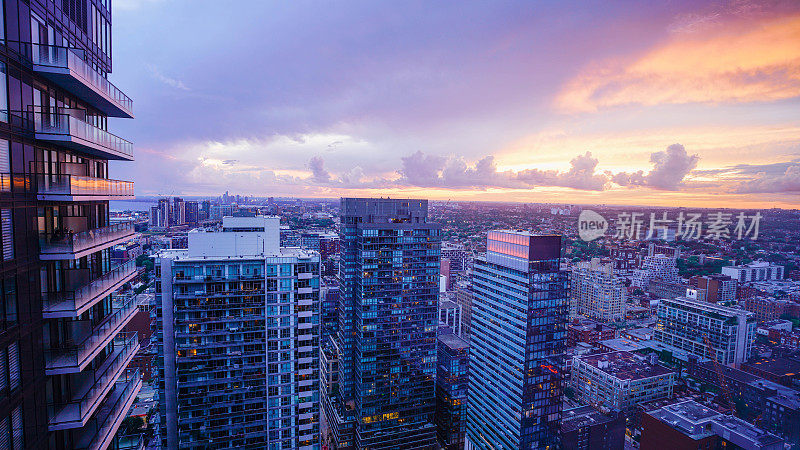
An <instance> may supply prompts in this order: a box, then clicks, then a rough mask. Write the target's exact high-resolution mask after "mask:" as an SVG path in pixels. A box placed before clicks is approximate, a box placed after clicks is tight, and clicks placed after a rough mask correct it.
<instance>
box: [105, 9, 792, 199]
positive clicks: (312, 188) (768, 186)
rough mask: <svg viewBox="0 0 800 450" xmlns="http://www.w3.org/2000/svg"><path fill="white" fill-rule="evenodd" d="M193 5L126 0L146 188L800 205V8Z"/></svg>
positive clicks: (122, 56) (126, 66)
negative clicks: (233, 7)
mask: <svg viewBox="0 0 800 450" xmlns="http://www.w3.org/2000/svg"><path fill="white" fill-rule="evenodd" d="M185 6H186V4H185V2H181V1H148V2H130V1H128V2H126V1H119V2H115V6H114V8H115V23H114V30H115V32H116V34H115V39H114V45H115V48H114V52H115V56H118V58H117V60H116V61H115V63H116V65H115V67H114V69H115V70H114V79H115V82H117V83H118V84H119V85H120V86H123V87H124V88H125V89H126V92H130V93H131V96H132V97H135V98H136V99H137V117H138V120H136V121H133V122H131V123H127V124H122V123H121V124H119V126H118V128H119V129H120V132H121V133H124V135H125V136H130V137H131V138H132V139H133V140H134V141H135V142H136V145H137V157H138V161H137V162H138V163H137V164H136V165H135V167H133V168H122V167H120V169H117V167H116V165H113V166H112V170H113V171H114V173H120V172H121V174H120V176H123V175H124V176H125V177H127V178H132V179H133V180H134V181H135V182H136V183H137V194H139V195H157V194H160V193H169V192H171V191H172V189H173V188H174V186H184V187H185V189H183V191H184V192H182V194H186V195H208V194H212V193H217V192H222V191H224V190H226V189H230V190H231V191H237V192H249V193H252V194H255V195H263V196H268V195H271V196H297V197H308V198H316V197H340V196H380V195H384V196H386V195H391V196H393V197H399V196H401V195H402V196H407V197H423V198H430V199H441V200H447V199H451V198H452V199H454V200H490V201H498V200H503V201H509V200H510V201H520V202H526V201H527V202H530V201H541V202H556V203H558V202H564V203H582V204H589V203H605V204H637V205H663V206H678V205H684V206H696V207H700V206H707V207H725V206H730V205H737V206H739V207H750V208H764V207H772V206H778V207H797V206H798V205H799V204H800V201H798V196H797V192H798V190H800V185H799V184H798V183H799V182H800V123H798V121H797V118H796V114H794V111H796V110H797V107H798V95H800V82H799V81H798V80H800V78H798V74H797V67H798V61H800V44H798V42H800V38H799V37H800V36H798V33H800V32H799V31H798V30H800V26H799V25H798V24H800V8H798V6H797V4H793V3H792V2H772V3H755V2H720V3H708V4H703V5H700V6H698V5H696V4H695V3H694V2H674V3H670V4H669V5H666V6H665V5H643V4H624V3H615V4H612V5H603V7H602V10H601V9H600V6H597V7H594V6H592V5H588V6H586V5H580V6H576V5H539V6H537V7H535V8H534V7H531V6H530V5H525V4H521V3H517V4H508V5H504V6H502V7H500V6H497V5H481V4H465V5H463V6H462V7H461V8H459V9H458V10H455V9H452V8H447V7H446V6H443V5H430V4H422V3H413V4H410V5H408V7H407V8H404V9H403V10H402V11H397V10H394V9H389V8H391V7H389V6H387V5H370V4H358V3H347V4H342V5H340V6H338V7H337V8H336V10H330V11H324V10H323V12H325V14H321V15H318V14H317V13H318V12H319V10H318V9H317V8H308V6H309V5H307V4H303V3H302V2H301V3H296V4H291V5H275V4H271V3H267V4H261V3H258V4H256V3H246V2H243V3H241V4H239V5H237V8H238V9H237V11H248V14H233V13H231V11H227V10H223V9H227V8H228V7H227V6H225V5H221V4H219V5H217V4H209V3H204V4H199V5H195V4H193V6H192V8H186V7H185ZM219 8H223V9H219ZM310 11H313V16H312V15H309V12H310ZM423 13H424V14H423ZM176 17H180V19H179V20H174V18H176ZM209 17H214V21H213V22H209V20H208V18H209ZM421 17H422V18H421ZM555 17H558V18H561V19H560V20H553V18H555ZM197 23H204V24H206V25H207V26H205V27H204V28H203V33H197V32H189V31H188V30H187V28H188V27H195V26H196V24H197ZM302 23H306V24H308V26H307V27H301V26H297V24H302ZM234 29H235V30H237V32H236V33H232V32H230V30H234ZM212 56H213V57H212ZM134 64H135V65H136V66H134ZM142 67H143V68H142ZM238 67H247V68H248V69H247V70H244V71H239V70H236V68H238ZM640 171H641V172H640ZM401 193H402V194H401Z"/></svg>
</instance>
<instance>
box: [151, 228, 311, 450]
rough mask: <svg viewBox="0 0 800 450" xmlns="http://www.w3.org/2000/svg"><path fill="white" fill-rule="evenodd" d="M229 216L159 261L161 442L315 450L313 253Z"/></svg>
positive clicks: (169, 445)
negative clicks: (284, 245) (284, 244)
mask: <svg viewBox="0 0 800 450" xmlns="http://www.w3.org/2000/svg"><path fill="white" fill-rule="evenodd" d="M278 223H279V219H278V218H277V217H264V216H257V217H225V218H224V219H223V222H222V229H214V230H210V229H196V230H193V231H191V232H189V245H188V249H184V250H166V251H163V252H162V253H160V254H159V256H158V258H157V264H156V278H157V283H156V300H157V303H158V304H159V305H160V306H159V307H158V310H157V311H158V313H157V317H158V322H159V323H158V327H157V329H158V332H157V335H156V336H157V342H158V346H159V358H158V370H159V375H160V385H159V409H160V412H161V418H162V426H161V427H162V428H161V430H162V432H161V437H162V447H163V448H165V449H177V448H197V449H200V448H245V447H247V448H266V449H283V448H292V449H294V448H298V449H318V448H320V442H319V432H320V430H319V289H320V283H319V281H320V280H319V255H318V254H317V253H315V252H309V251H304V250H301V249H297V248H281V247H280V246H279V243H278V242H279V232H278Z"/></svg>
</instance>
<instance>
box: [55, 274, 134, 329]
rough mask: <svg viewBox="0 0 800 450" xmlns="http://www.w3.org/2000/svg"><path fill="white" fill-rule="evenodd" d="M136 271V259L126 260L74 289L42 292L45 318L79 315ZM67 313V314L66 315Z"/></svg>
mask: <svg viewBox="0 0 800 450" xmlns="http://www.w3.org/2000/svg"><path fill="white" fill-rule="evenodd" d="M135 273H136V261H134V260H129V261H126V262H124V263H122V264H120V265H118V266H116V267H115V268H113V269H111V270H110V271H108V272H106V273H104V274H103V275H101V276H99V277H98V278H95V279H94V280H92V281H91V282H89V283H88V284H83V285H81V287H79V288H77V289H74V290H67V291H63V292H45V293H43V294H42V303H43V306H44V316H45V318H52V317H67V316H77V315H79V312H80V311H82V310H83V309H85V308H87V307H88V306H91V304H92V302H93V301H94V300H97V299H98V298H100V297H101V296H105V295H108V294H110V293H111V292H112V290H115V289H116V288H117V287H118V285H119V284H120V283H122V282H123V281H125V280H127V279H128V278H129V277H131V276H132V275H134V274H135ZM65 314H66V315H65Z"/></svg>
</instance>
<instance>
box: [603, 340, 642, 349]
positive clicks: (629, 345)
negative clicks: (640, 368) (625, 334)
mask: <svg viewBox="0 0 800 450" xmlns="http://www.w3.org/2000/svg"><path fill="white" fill-rule="evenodd" d="M600 345H602V346H603V347H606V348H610V349H613V350H616V351H626V352H635V351H639V350H641V349H642V348H644V347H642V346H641V345H639V344H638V343H637V342H634V341H632V340H630V339H625V338H616V339H606V340H603V341H600Z"/></svg>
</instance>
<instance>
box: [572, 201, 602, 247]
mask: <svg viewBox="0 0 800 450" xmlns="http://www.w3.org/2000/svg"><path fill="white" fill-rule="evenodd" d="M606 230H608V221H606V219H605V218H604V217H603V216H601V215H600V214H597V213H596V212H594V211H592V210H591V209H584V210H583V211H581V215H580V216H578V236H580V238H581V239H583V240H584V241H586V242H590V241H593V240H595V239H597V238H599V237H603V235H604V234H606Z"/></svg>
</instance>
